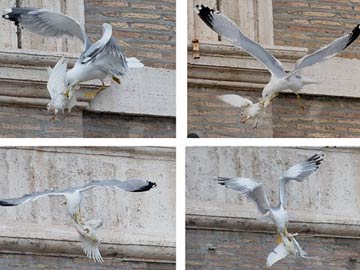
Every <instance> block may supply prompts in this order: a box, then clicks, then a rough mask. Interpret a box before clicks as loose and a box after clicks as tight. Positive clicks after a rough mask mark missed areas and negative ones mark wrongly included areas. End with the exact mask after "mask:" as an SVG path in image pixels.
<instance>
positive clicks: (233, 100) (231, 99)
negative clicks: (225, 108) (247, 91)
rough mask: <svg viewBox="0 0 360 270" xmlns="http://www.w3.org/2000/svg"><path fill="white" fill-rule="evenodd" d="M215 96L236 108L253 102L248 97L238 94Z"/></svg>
mask: <svg viewBox="0 0 360 270" xmlns="http://www.w3.org/2000/svg"><path fill="white" fill-rule="evenodd" d="M217 98H218V99H220V100H221V101H223V102H225V103H227V104H229V105H231V106H234V107H238V108H242V107H247V106H249V105H252V104H253V102H252V101H251V100H250V99H247V98H243V97H242V96H239V95H222V96H218V97H217Z"/></svg>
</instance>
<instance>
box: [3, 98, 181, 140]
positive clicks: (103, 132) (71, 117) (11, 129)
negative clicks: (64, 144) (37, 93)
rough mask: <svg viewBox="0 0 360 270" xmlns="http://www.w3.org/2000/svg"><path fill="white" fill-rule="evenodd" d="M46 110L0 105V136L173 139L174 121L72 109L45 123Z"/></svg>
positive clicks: (47, 116) (46, 120)
mask: <svg viewBox="0 0 360 270" xmlns="http://www.w3.org/2000/svg"><path fill="white" fill-rule="evenodd" d="M49 118H50V115H49V113H48V112H47V110H46V109H42V108H41V109H40V108H31V107H23V106H4V105H2V106H0V123H1V125H0V126H1V129H0V137H8V138H9V137H10V138H14V137H20V138H24V137H30V138H31V137H50V138H53V137H54V138H61V137H62V138H66V137H85V138H94V137H96V138H98V137H103V138H109V137H113V138H120V137H126V138H129V137H142V138H145V137H147V138H154V137H155V138H157V137H166V138H169V137H175V118H173V117H155V116H137V115H123V114H113V113H94V112H89V111H79V110H74V111H73V112H72V113H71V114H67V115H66V117H65V118H63V119H62V120H57V121H49Z"/></svg>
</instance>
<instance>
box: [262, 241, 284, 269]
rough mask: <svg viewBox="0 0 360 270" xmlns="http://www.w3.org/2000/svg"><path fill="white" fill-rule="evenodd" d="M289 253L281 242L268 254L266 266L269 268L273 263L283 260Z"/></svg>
mask: <svg viewBox="0 0 360 270" xmlns="http://www.w3.org/2000/svg"><path fill="white" fill-rule="evenodd" d="M287 255H289V252H288V251H287V249H286V247H285V245H284V243H283V242H281V243H280V244H279V245H277V246H276V248H275V249H274V250H273V251H271V252H270V254H269V255H268V257H267V260H266V266H267V267H271V266H272V265H273V264H274V263H276V262H278V261H280V260H282V259H284V258H285V257H286V256H287Z"/></svg>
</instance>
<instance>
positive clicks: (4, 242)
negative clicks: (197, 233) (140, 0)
mask: <svg viewBox="0 0 360 270" xmlns="http://www.w3.org/2000/svg"><path fill="white" fill-rule="evenodd" d="M99 249H100V252H101V254H102V256H103V257H104V260H105V261H106V259H107V257H111V259H116V258H117V259H121V260H125V261H145V262H162V263H175V247H174V246H163V245H161V246H160V245H136V244H114V243H105V242H104V243H101V244H100V246H99ZM0 250H1V252H2V253H19V254H39V255H44V254H45V255H51V256H64V255H66V257H85V255H84V253H83V251H82V248H81V245H80V241H74V240H52V239H36V238H30V237H29V238H19V237H3V236H0Z"/></svg>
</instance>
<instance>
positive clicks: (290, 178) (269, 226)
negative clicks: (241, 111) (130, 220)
mask: <svg viewBox="0 0 360 270" xmlns="http://www.w3.org/2000/svg"><path fill="white" fill-rule="evenodd" d="M359 162H360V152H359V148H340V147H325V148H320V147H306V148H305V147H187V149H186V269H187V270H193V269H197V270H200V269H201V270H202V269H207V270H209V269H224V270H225V269H242V270H247V269H249V270H250V269H266V268H268V267H271V268H273V269H327V270H335V269H358V268H359V262H358V258H359V256H360V242H359V238H358V234H359V219H360V210H359V199H358V194H359V189H360V185H359V181H358V175H359Z"/></svg>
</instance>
